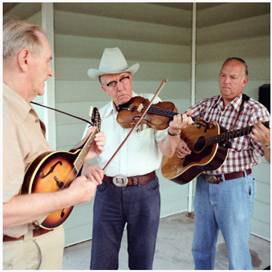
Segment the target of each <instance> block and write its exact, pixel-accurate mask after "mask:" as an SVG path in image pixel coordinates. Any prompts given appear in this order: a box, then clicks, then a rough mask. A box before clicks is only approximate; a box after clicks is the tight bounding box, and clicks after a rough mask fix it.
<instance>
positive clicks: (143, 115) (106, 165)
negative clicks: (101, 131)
mask: <svg viewBox="0 0 272 272" xmlns="http://www.w3.org/2000/svg"><path fill="white" fill-rule="evenodd" d="M166 82H167V80H166V79H163V80H162V81H161V83H160V85H159V87H158V89H157V91H156V93H155V94H154V95H153V97H152V99H151V101H150V102H149V104H148V106H147V107H146V108H145V110H144V112H143V114H142V115H141V117H140V118H139V120H138V122H137V123H136V124H135V125H134V126H133V127H132V128H131V129H130V131H129V132H128V134H127V136H126V137H125V139H124V140H123V141H122V142H121V144H120V145H119V146H118V147H117V149H116V150H115V152H114V153H113V155H112V156H111V157H110V159H109V160H108V161H107V163H106V164H105V166H104V167H103V170H105V169H106V168H107V167H108V165H109V164H110V163H111V161H112V160H113V159H114V157H115V156H116V154H117V153H118V152H119V151H120V149H121V148H122V146H123V145H124V144H125V142H126V141H127V140H128V138H129V136H130V135H131V133H132V132H133V130H134V129H135V128H136V127H138V125H139V124H140V123H141V122H142V120H143V119H144V117H145V115H146V114H147V111H148V110H149V108H150V107H151V105H152V103H153V101H154V99H155V98H156V97H157V96H158V95H159V93H160V91H161V90H162V88H163V87H164V85H165V84H166Z"/></svg>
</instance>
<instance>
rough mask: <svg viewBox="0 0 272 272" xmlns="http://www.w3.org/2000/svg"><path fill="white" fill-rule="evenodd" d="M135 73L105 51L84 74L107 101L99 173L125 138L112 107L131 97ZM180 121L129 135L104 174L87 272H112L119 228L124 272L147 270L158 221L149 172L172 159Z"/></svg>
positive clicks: (155, 185)
mask: <svg viewBox="0 0 272 272" xmlns="http://www.w3.org/2000/svg"><path fill="white" fill-rule="evenodd" d="M138 68H139V64H134V65H132V66H131V67H128V65H127V62H126V59H125V57H124V56H123V54H122V52H121V51H120V49H119V48H106V49H105V50H104V52H103V55H102V58H101V60H100V64H99V69H89V70H88V75H89V76H90V77H91V78H92V79H97V80H98V81H99V83H100V85H101V88H102V90H103V91H104V92H106V94H107V95H109V96H110V97H111V99H112V101H111V102H110V103H108V104H107V105H105V106H104V107H103V108H102V109H101V110H100V114H101V119H102V124H101V130H102V131H104V132H105V133H106V138H107V141H106V145H105V149H104V151H103V152H102V153H101V154H100V155H99V157H98V163H99V165H100V166H101V167H103V166H105V164H106V163H107V161H108V160H109V158H110V157H111V155H112V154H113V153H114V152H115V150H116V148H117V147H118V146H119V144H120V143H121V142H122V140H123V139H124V138H125V136H126V135H127V133H128V132H129V129H124V128H122V127H121V126H120V125H119V124H118V123H117V121H116V117H117V113H118V106H119V105H121V104H124V103H126V102H128V101H129V100H130V99H131V98H132V97H134V96H136V93H135V92H134V91H133V87H132V82H133V75H134V74H135V73H136V71H137V70H138ZM147 98H149V99H150V98H151V96H149V97H147ZM156 102H158V99H157V101H155V103H156ZM182 118H183V121H182ZM182 118H181V116H180V115H176V116H175V117H174V118H173V120H172V121H171V122H170V123H169V128H168V133H167V130H165V131H156V130H154V129H152V128H150V127H147V126H143V127H142V128H141V129H137V130H134V132H133V133H132V134H131V135H130V138H129V139H128V141H127V142H126V144H125V145H124V146H123V147H122V149H121V150H120V152H119V153H118V154H117V155H116V157H115V158H114V159H113V160H112V162H111V163H110V164H109V166H108V167H107V168H106V169H105V176H104V179H103V183H102V185H99V186H98V187H97V192H96V196H95V201H94V215H93V234H92V252H91V269H118V254H119V249H120V244H121V239H122V235H123V231H124V227H125V226H126V228H127V234H128V255H129V268H130V269H152V265H153V258H154V253H155V245H156V237H157V232H158V226H159V219H160V193H159V181H158V178H157V176H156V174H155V170H157V169H158V168H159V167H160V162H161V158H162V154H163V155H166V156H172V155H173V153H174V152H175V149H176V147H177V144H178V142H179V133H180V130H181V128H182V127H185V126H186V124H187V123H188V122H189V121H190V120H191V119H190V118H188V117H187V116H186V115H183V116H182Z"/></svg>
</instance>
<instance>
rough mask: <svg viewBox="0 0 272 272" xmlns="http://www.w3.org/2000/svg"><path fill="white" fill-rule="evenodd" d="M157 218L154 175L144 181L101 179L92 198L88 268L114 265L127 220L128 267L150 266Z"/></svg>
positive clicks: (142, 267)
mask: <svg viewBox="0 0 272 272" xmlns="http://www.w3.org/2000/svg"><path fill="white" fill-rule="evenodd" d="M159 220H160V192H159V182H158V179H157V177H156V178H155V179H154V180H153V181H150V182H149V183H148V184H146V185H138V186H127V187H123V188H120V187H116V186H115V185H113V184H107V183H103V184H102V185H100V186H98V187H97V192H96V196H95V201H94V216H93V239H92V252H91V267H90V268H91V269H118V254H119V250H120V245H121V240H122V235H123V231H124V227H125V224H127V236H128V237H127V240H128V256H129V268H130V269H152V265H153V259H154V254H155V246H156V238H157V233H158V227H159Z"/></svg>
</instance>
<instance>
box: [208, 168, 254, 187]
mask: <svg viewBox="0 0 272 272" xmlns="http://www.w3.org/2000/svg"><path fill="white" fill-rule="evenodd" d="M251 173H252V171H251V169H246V170H245V171H240V172H232V173H227V174H222V175H207V174H203V176H204V178H205V180H206V181H207V182H208V183H212V184H218V183H220V182H222V181H224V180H231V179H237V178H241V177H245V176H247V175H250V174H251Z"/></svg>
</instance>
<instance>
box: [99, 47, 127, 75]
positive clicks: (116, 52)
mask: <svg viewBox="0 0 272 272" xmlns="http://www.w3.org/2000/svg"><path fill="white" fill-rule="evenodd" d="M127 67H128V64H127V61H126V59H125V57H124V55H123V53H122V52H121V50H120V49H119V48H118V47H114V48H105V49H104V52H103V55H102V58H101V60H100V63H99V70H101V71H104V72H107V71H108V72H110V73H112V72H115V71H116V72H119V71H121V70H125V69H126V68H127Z"/></svg>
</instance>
